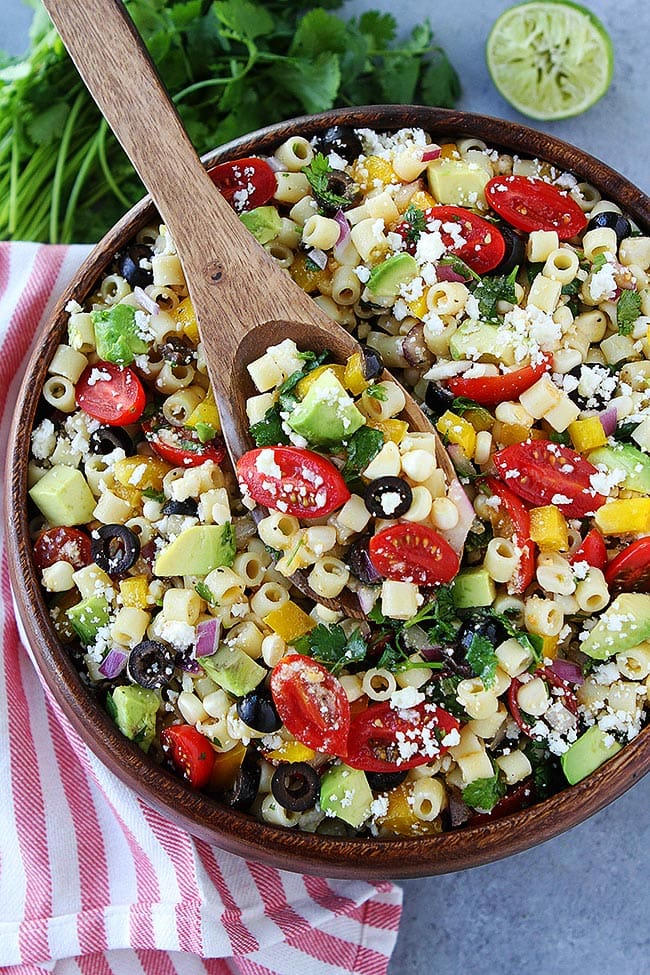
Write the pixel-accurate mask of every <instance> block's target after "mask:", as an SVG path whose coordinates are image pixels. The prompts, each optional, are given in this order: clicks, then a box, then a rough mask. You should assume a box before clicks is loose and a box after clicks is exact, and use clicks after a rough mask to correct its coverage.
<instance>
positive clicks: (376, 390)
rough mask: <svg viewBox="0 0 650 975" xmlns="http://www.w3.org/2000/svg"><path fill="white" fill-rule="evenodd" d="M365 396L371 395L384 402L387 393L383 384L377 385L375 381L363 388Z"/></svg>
mask: <svg viewBox="0 0 650 975" xmlns="http://www.w3.org/2000/svg"><path fill="white" fill-rule="evenodd" d="M365 394H366V396H372V398H373V399H376V400H379V401H380V402H381V403H384V402H385V401H386V400H387V399H388V393H387V392H386V389H385V387H384V386H379V385H377V383H375V382H372V383H370V385H369V386H368V387H366V390H365Z"/></svg>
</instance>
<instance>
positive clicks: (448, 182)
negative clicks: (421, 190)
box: [427, 157, 490, 207]
mask: <svg viewBox="0 0 650 975" xmlns="http://www.w3.org/2000/svg"><path fill="white" fill-rule="evenodd" d="M427 177H428V180H429V187H430V189H431V192H432V193H433V195H434V196H435V198H436V200H438V202H439V203H451V204H453V205H454V206H470V207H471V206H476V204H477V203H485V184H486V183H487V181H488V180H489V178H490V174H489V173H488V170H487V168H484V167H483V166H480V165H479V164H478V163H475V162H466V161H465V160H463V159H449V158H442V157H440V158H438V159H434V160H433V161H432V162H430V163H429V165H428V166H427Z"/></svg>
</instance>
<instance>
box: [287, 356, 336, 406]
mask: <svg viewBox="0 0 650 975" xmlns="http://www.w3.org/2000/svg"><path fill="white" fill-rule="evenodd" d="M328 371H329V372H333V373H334V375H335V376H336V378H337V379H338V380H339V382H341V383H342V384H343V385H345V382H344V376H345V366H342V365H339V364H338V363H328V364H325V365H323V366H316V368H315V369H312V371H311V372H308V373H307V375H306V376H303V377H302V379H301V380H300V382H298V383H296V385H295V389H294V391H295V394H296V396H297V397H298V399H304V398H305V396H306V395H307V393H308V392H309V390H310V388H311V386H312V383H314V381H315V380H316V379H318V377H319V376H322V375H323V373H324V372H328Z"/></svg>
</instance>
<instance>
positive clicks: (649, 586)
mask: <svg viewBox="0 0 650 975" xmlns="http://www.w3.org/2000/svg"><path fill="white" fill-rule="evenodd" d="M605 581H606V582H607V585H608V586H609V591H610V592H611V593H612V595H613V594H614V593H617V592H650V536H646V537H645V538H637V540H636V541H635V542H632V544H631V545H628V546H627V548H624V549H623V551H622V552H619V553H618V555H616V556H615V557H614V558H613V559H612V561H611V562H610V563H609V565H608V566H607V568H606V569H605Z"/></svg>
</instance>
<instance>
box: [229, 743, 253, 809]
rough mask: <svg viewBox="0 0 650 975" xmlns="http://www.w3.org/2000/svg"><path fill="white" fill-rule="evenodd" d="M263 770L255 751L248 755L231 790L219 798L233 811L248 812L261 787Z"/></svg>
mask: <svg viewBox="0 0 650 975" xmlns="http://www.w3.org/2000/svg"><path fill="white" fill-rule="evenodd" d="M260 775H261V769H260V764H259V761H258V759H257V754H256V753H255V752H254V751H249V752H247V753H246V756H245V758H244V761H243V762H242V764H241V766H240V768H239V771H238V772H237V775H236V777H235V781H234V782H233V784H232V785H231V787H230V788H229V789H226V791H225V792H222V793H220V795H219V798H220V799H221V801H222V802H223V803H224V805H226V806H229V807H230V808H231V809H241V810H246V809H250V807H251V806H252V805H253V803H254V802H255V799H256V797H257V790H258V789H259V787H260Z"/></svg>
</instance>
